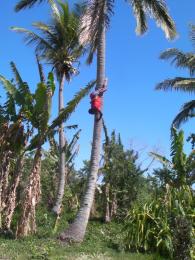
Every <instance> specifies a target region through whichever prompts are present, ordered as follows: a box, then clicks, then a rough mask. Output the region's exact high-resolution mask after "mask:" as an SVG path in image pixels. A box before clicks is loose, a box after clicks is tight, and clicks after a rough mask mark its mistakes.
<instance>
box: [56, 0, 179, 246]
mask: <svg viewBox="0 0 195 260" xmlns="http://www.w3.org/2000/svg"><path fill="white" fill-rule="evenodd" d="M129 3H130V5H131V6H132V8H133V11H134V15H135V18H136V21H137V27H136V32H137V33H138V34H143V33H144V32H146V31H147V20H146V17H147V14H150V15H152V16H153V17H154V19H155V20H156V22H157V24H158V25H160V27H161V28H162V29H163V31H164V32H165V35H166V37H167V38H170V39H172V38H174V37H175V35H176V31H175V25H174V22H173V21H172V19H171V17H170V16H169V14H168V12H167V8H166V5H165V2H164V1H163V0H152V1H151V0H143V1H139V0H131V1H129ZM113 10H114V1H113V0H90V1H87V5H86V8H85V12H84V14H83V16H82V18H81V25H80V30H81V36H80V41H81V44H82V45H87V46H89V56H88V62H89V63H90V62H92V59H93V55H94V53H95V52H96V51H97V86H96V89H99V88H101V87H102V85H103V82H104V79H105V44H106V28H108V27H109V24H110V17H111V15H112V14H113ZM102 99H103V98H102ZM101 130H102V120H97V117H96V116H95V120H94V131H93V143H92V150H91V164H90V174H89V176H88V182H87V186H86V193H85V195H84V198H83V201H82V203H81V207H80V209H79V211H78V213H77V216H76V218H75V221H74V222H73V223H72V224H71V225H70V226H69V228H68V229H67V230H65V231H64V232H63V233H62V234H61V235H60V239H61V240H62V241H77V242H80V241H83V238H84V235H85V232H86V227H87V223H88V219H89V214H90V211H91V207H92V203H93V198H94V192H95V187H96V180H97V174H98V168H99V154H100V146H101Z"/></svg>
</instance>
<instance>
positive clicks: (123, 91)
mask: <svg viewBox="0 0 195 260" xmlns="http://www.w3.org/2000/svg"><path fill="white" fill-rule="evenodd" d="M16 2H17V1H13V0H6V1H5V0H4V1H2V6H1V9H0V35H1V41H0V74H2V75H4V76H5V77H7V78H8V79H10V78H11V77H12V74H11V70H10V65H9V62H10V61H14V62H15V63H16V65H17V67H18V69H19V71H20V73H21V75H22V76H23V79H24V80H26V81H27V82H29V85H30V86H31V89H32V90H34V89H35V87H36V83H37V82H38V72H37V67H36V63H35V57H34V52H33V48H32V47H29V46H25V45H24V43H23V40H22V36H21V35H19V34H16V33H14V32H12V31H11V30H10V29H9V28H10V27H11V26H13V25H14V26H20V27H25V28H28V29H31V28H32V27H31V24H32V22H35V21H44V22H47V21H48V18H49V12H50V11H49V8H48V5H47V4H42V5H39V6H37V7H35V8H32V9H30V10H26V11H22V12H20V13H15V12H14V10H13V9H14V5H15V3H16ZM69 2H71V3H74V2H76V1H69ZM115 2H117V3H116V7H115V15H114V16H113V17H112V21H111V27H110V29H109V30H108V33H107V52H106V75H107V77H108V78H109V86H108V91H107V93H106V94H105V107H104V118H105V121H106V124H107V127H108V129H109V131H110V132H111V131H112V130H113V129H115V130H116V131H117V132H120V134H121V137H122V140H123V143H124V144H125V146H126V147H127V148H131V147H133V148H135V149H136V150H138V151H140V154H141V157H140V162H142V164H143V167H145V166H147V164H149V162H150V159H149V157H148V152H149V151H152V150H154V149H155V150H156V149H157V150H158V152H160V153H163V154H165V155H166V156H168V155H169V151H170V124H171V122H172V119H173V118H174V116H175V115H176V114H177V112H178V111H179V109H180V107H181V106H182V104H183V103H185V102H187V101H189V100H190V99H193V97H192V96H190V95H189V94H184V93H176V92H172V93H171V92H166V93H165V92H157V91H155V90H154V87H155V85H156V84H157V83H158V82H160V81H162V80H164V79H166V78H173V77H175V76H188V73H187V71H185V70H179V69H175V68H174V67H173V66H171V65H170V64H169V62H166V61H162V60H159V58H158V57H159V54H160V52H162V51H163V50H165V49H167V48H173V47H174V48H179V49H182V50H183V51H192V46H191V43H190V41H189V38H188V25H189V23H190V22H194V23H195V14H194V1H193V0H188V1H178V0H172V1H171V0H168V1H167V4H168V6H169V10H170V13H171V15H172V17H173V18H174V20H175V22H176V27H177V31H178V37H177V39H176V40H174V41H171V42H170V41H167V40H166V39H165V37H164V34H163V32H162V31H161V30H160V28H159V27H157V26H156V24H155V22H154V20H151V19H150V20H149V30H148V32H147V34H145V35H144V36H142V37H138V36H136V35H135V20H134V17H133V15H132V10H131V8H129V7H128V5H127V3H125V1H122V0H121V1H115ZM178 2H179V3H178ZM95 75H96V64H95V60H94V63H93V64H92V65H91V66H87V65H86V64H85V62H84V60H83V62H82V63H81V67H80V74H79V76H77V77H75V78H74V79H73V80H72V81H71V83H70V84H67V85H66V86H65V95H64V97H65V102H68V100H70V99H71V98H72V96H73V95H74V93H75V92H77V91H78V90H79V89H80V88H81V87H82V86H85V84H86V83H87V82H89V81H90V80H92V79H95ZM0 95H3V91H2V89H0ZM57 108H58V105H57V95H56V96H55V97H54V101H53V116H55V115H57ZM88 108H89V98H88V97H87V98H86V99H85V100H83V101H82V102H81V104H80V105H79V106H78V108H77V110H76V112H75V113H74V114H73V116H72V118H71V119H70V120H69V122H68V123H69V124H72V123H73V124H79V126H80V128H81V129H82V133H81V138H80V142H79V143H80V153H79V156H78V158H77V160H76V166H77V168H79V167H80V166H82V161H83V160H84V159H89V158H90V149H91V139H92V127H93V119H92V116H91V115H89V114H88V112H87V111H88ZM193 126H194V123H192V121H191V122H188V123H187V124H186V125H185V126H184V127H183V129H184V130H185V135H186V137H187V136H188V134H189V133H190V132H192V131H193V128H192V127H193ZM72 134H73V132H68V133H67V135H68V137H69V138H70V136H71V135H72ZM186 150H187V151H188V150H189V148H188V146H186ZM157 166H158V164H154V165H153V167H157Z"/></svg>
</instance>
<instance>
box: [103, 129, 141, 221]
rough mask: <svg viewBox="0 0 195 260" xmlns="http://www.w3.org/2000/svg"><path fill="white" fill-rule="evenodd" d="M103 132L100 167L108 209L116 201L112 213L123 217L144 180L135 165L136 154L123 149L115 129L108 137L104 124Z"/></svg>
mask: <svg viewBox="0 0 195 260" xmlns="http://www.w3.org/2000/svg"><path fill="white" fill-rule="evenodd" d="M104 132H105V143H104V146H103V148H104V157H103V161H104V162H103V167H102V169H101V173H102V174H103V177H104V178H103V183H104V187H105V186H106V185H109V194H107V196H108V198H107V200H109V204H110V210H111V208H112V203H116V207H117V210H116V213H115V214H114V215H115V216H117V217H124V216H125V215H126V213H127V211H128V209H129V208H130V207H131V205H132V203H134V202H135V200H136V198H137V195H138V193H139V190H141V187H142V185H144V184H145V182H146V180H145V178H144V177H143V176H142V174H143V171H142V170H141V169H140V167H139V166H138V165H137V160H138V154H137V153H136V152H135V151H134V150H125V149H124V146H123V144H122V141H121V137H120V135H118V136H116V133H115V131H113V132H112V133H111V137H109V136H108V134H107V129H106V127H105V125H104ZM114 200H115V201H114ZM111 211H112V210H111Z"/></svg>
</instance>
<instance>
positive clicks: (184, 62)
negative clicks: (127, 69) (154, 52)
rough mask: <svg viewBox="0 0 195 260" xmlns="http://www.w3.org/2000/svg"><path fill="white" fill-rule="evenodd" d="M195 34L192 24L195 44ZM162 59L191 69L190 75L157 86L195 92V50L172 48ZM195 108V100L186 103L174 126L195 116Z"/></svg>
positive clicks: (164, 53) (176, 65)
mask: <svg viewBox="0 0 195 260" xmlns="http://www.w3.org/2000/svg"><path fill="white" fill-rule="evenodd" d="M194 34H195V26H194V25H191V26H190V35H191V37H190V38H191V40H192V43H193V44H194ZM160 58H161V59H165V60H170V61H171V64H174V65H175V67H177V68H187V69H188V70H189V73H190V76H191V77H189V78H186V77H175V78H174V79H166V80H164V81H162V82H161V83H159V84H158V85H157V86H156V89H157V90H165V91H166V90H176V91H182V92H187V93H190V94H191V93H194V92H195V79H194V78H193V76H194V75H195V54H194V52H190V53H184V52H182V51H180V50H178V49H175V48H172V49H168V50H166V51H164V52H163V53H162V54H161V56H160ZM194 110H195V100H191V101H190V102H187V103H185V104H184V105H183V106H182V108H181V111H180V112H179V113H178V114H177V116H176V117H175V118H174V120H173V122H172V127H176V128H179V127H180V126H181V124H182V123H185V122H186V121H188V119H190V118H193V117H194V116H195V114H194Z"/></svg>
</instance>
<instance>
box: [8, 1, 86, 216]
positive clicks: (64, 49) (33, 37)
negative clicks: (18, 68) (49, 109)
mask: <svg viewBox="0 0 195 260" xmlns="http://www.w3.org/2000/svg"><path fill="white" fill-rule="evenodd" d="M35 2H42V1H20V2H19V3H18V4H17V6H16V10H20V9H21V8H24V7H26V6H30V7H31V6H32V5H33V4H34V3H35ZM48 2H49V3H50V6H51V9H52V20H51V22H50V23H49V24H45V23H42V22H36V23H33V26H34V27H35V29H37V30H38V31H39V34H37V33H35V32H32V31H29V30H27V29H24V28H17V27H13V28H12V29H13V30H15V31H17V32H19V33H22V34H24V35H25V41H26V43H27V44H34V45H35V52H36V53H38V55H39V56H40V57H41V59H42V60H44V61H45V62H46V63H47V64H50V65H51V66H52V67H53V69H54V72H55V74H56V76H57V79H58V81H59V113H60V111H61V110H62V109H63V108H64V97H63V96H64V84H65V81H67V82H69V81H70V80H71V78H72V77H73V76H74V75H76V74H77V73H78V71H77V69H76V68H75V67H74V65H75V64H78V62H79V58H80V56H81V55H82V54H83V48H82V46H81V45H80V44H79V41H78V23H79V15H80V8H79V6H78V5H77V6H76V7H75V9H74V10H70V8H69V5H68V3H62V2H60V1H59V2H58V5H57V4H56V3H55V2H54V1H51V0H50V1H48ZM65 143H66V140H65V136H64V126H63V124H62V125H60V127H59V147H60V160H59V186H58V192H57V197H56V202H55V205H54V207H53V211H54V212H55V213H56V214H59V213H60V208H61V204H62V199H63V195H64V187H65V183H66V172H65V171H66V167H65V152H64V150H63V147H64V145H65Z"/></svg>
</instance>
